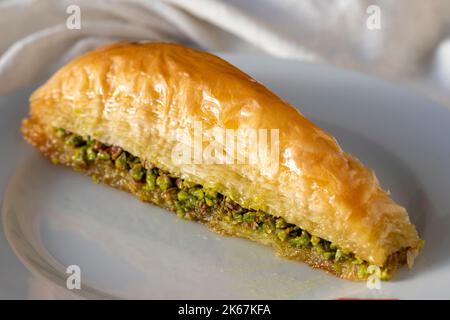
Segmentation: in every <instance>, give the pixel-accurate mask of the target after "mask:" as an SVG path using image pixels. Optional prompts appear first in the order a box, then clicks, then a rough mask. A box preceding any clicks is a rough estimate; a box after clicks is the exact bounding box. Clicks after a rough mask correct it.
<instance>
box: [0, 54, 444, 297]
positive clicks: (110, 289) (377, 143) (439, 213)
mask: <svg viewBox="0 0 450 320" xmlns="http://www.w3.org/2000/svg"><path fill="white" fill-rule="evenodd" d="M226 58H227V59H228V60H230V61H231V62H232V63H234V64H236V65H238V66H239V67H241V68H242V69H244V70H245V71H246V72H248V73H250V74H251V75H252V76H253V77H254V78H256V79H258V80H259V81H261V82H263V83H264V84H266V85H267V86H268V87H269V88H272V89H273V90H274V91H275V92H276V93H278V94H279V95H280V96H282V97H283V98H284V99H286V100H288V101H289V102H291V103H292V104H294V105H296V106H298V107H299V108H300V109H301V110H302V112H303V113H304V114H306V116H308V117H309V118H311V119H312V120H314V121H316V122H317V123H318V124H319V125H320V126H322V127H323V128H325V129H327V130H328V131H330V132H331V133H332V134H333V135H335V136H336V137H337V138H338V141H339V142H340V143H341V145H342V147H343V148H344V149H345V150H347V151H349V152H351V153H353V154H355V155H356V156H357V157H359V158H360V159H361V160H362V161H363V162H364V163H365V164H367V165H368V166H370V167H372V168H374V169H375V171H376V172H377V174H378V177H379V179H380V181H381V183H382V185H383V187H384V188H386V189H389V190H391V192H392V194H393V197H394V198H395V199H396V200H397V201H398V202H399V203H400V204H402V205H404V206H406V207H407V209H408V211H409V213H410V216H411V219H412V221H413V222H414V223H415V224H416V226H417V228H418V230H419V232H420V234H421V236H422V237H423V238H424V239H425V240H426V245H425V248H424V250H423V252H422V254H421V255H420V257H419V258H418V260H417V264H416V266H415V268H414V270H413V271H408V270H402V271H401V272H399V273H398V274H397V276H396V278H395V280H394V281H392V282H388V283H382V287H381V289H380V290H369V289H368V288H367V287H366V286H365V284H364V283H353V282H348V281H344V280H340V279H337V278H335V277H333V276H329V275H327V274H325V273H323V272H322V271H318V270H312V269H311V268H309V267H308V266H306V265H304V264H302V263H296V262H290V261H286V260H283V259H280V258H277V257H276V256H274V254H273V252H272V250H271V249H270V248H268V247H264V246H261V245H258V244H255V243H252V242H250V241H246V240H242V239H235V238H225V237H221V236H218V235H216V234H213V233H211V232H209V231H208V230H207V229H206V228H205V227H203V226H201V225H199V224H196V223H192V222H187V221H182V220H178V219H177V218H176V216H175V215H173V214H168V213H167V212H165V211H164V210H161V209H159V208H157V207H155V206H152V205H149V204H144V203H141V202H139V201H138V200H136V199H135V198H134V197H133V196H131V195H129V194H126V193H124V192H120V191H117V190H114V189H112V188H109V187H106V186H103V185H96V184H94V183H92V181H91V180H90V179H89V178H87V177H85V176H82V175H80V174H78V173H75V172H72V171H71V170H68V169H66V168H62V167H58V166H54V165H52V164H50V162H49V161H47V160H46V159H44V158H43V157H41V156H40V155H39V154H38V152H37V151H35V150H33V149H32V148H31V147H28V146H26V145H25V144H24V143H23V142H21V140H20V137H19V133H18V124H19V120H20V117H22V116H23V115H24V114H25V113H26V109H27V103H26V99H27V97H28V94H29V92H30V91H29V90H24V91H21V92H18V93H15V94H13V95H10V96H7V97H2V98H1V100H0V103H1V104H0V117H1V127H0V129H1V132H0V133H1V136H0V143H1V145H0V146H1V150H2V157H5V158H6V161H2V162H1V167H0V170H1V171H0V178H1V179H2V185H1V186H6V179H7V178H9V180H8V181H9V183H8V184H7V187H6V191H5V193H4V198H3V204H2V214H3V229H4V233H5V235H6V237H7V239H8V241H9V243H10V245H11V247H12V248H13V250H14V252H15V254H16V255H17V256H18V257H19V258H20V260H21V261H22V262H23V264H25V265H26V266H27V268H28V269H29V270H31V271H32V272H33V273H34V274H37V275H39V277H40V278H41V279H46V281H47V282H50V283H52V284H53V285H54V286H56V287H58V288H59V289H60V290H59V291H58V292H64V291H68V290H67V289H66V288H65V283H66V277H67V274H66V273H65V268H66V266H67V265H73V264H75V265H78V266H80V268H81V272H82V273H81V274H82V289H81V290H77V291H76V294H77V295H79V296H82V297H98V298H109V297H117V298H183V299H197V298H209V299H211V298H212V299H214V298H248V299H259V298H274V299H278V298H287V299H291V298H294V299H297V298H332V299H334V298H348V297H370V298H374V297H379V298H450V286H448V284H449V283H450V256H449V253H450V241H449V240H450V239H449V235H450V207H449V205H448V199H449V196H450V167H449V161H450V109H446V108H445V107H442V106H439V105H436V104H435V103H433V102H431V101H429V100H427V99H425V98H422V97H420V96H418V95H416V94H414V93H412V92H410V91H407V90H405V89H403V88H400V87H397V86H394V85H391V84H389V83H387V82H384V81H381V80H377V79H373V78H370V77H366V76H363V75H361V74H356V73H351V72H347V71H342V70H338V69H335V68H333V67H330V66H325V65H317V64H305V63H299V62H292V61H286V60H277V59H274V58H269V57H263V56H246V55H233V56H226ZM11 149H14V150H13V151H11V152H7V153H6V155H5V150H11ZM0 244H1V242H0ZM2 250H5V249H2ZM9 259H12V258H11V257H9ZM1 263H2V264H4V263H6V262H4V261H2V262H1ZM13 266H15V263H14V262H13ZM4 268H5V267H4V265H3V266H2V265H0V280H1V279H2V277H3V280H2V281H6V280H5V279H4V278H5V275H2V273H3V274H5V273H6V276H8V272H9V276H10V277H14V276H16V277H18V276H19V275H14V276H13V275H12V272H11V271H8V270H5V269H4ZM22 273H23V272H22ZM19 274H20V273H19ZM17 280H18V281H20V279H17ZM34 291H35V295H37V296H38V297H39V289H36V288H35V289H34ZM36 292H37V293H36ZM72 293H73V292H72ZM55 297H56V298H57V297H58V296H55Z"/></svg>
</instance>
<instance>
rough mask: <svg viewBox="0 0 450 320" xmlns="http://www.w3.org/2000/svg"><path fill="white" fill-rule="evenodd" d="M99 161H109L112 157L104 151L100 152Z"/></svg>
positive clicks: (98, 154)
mask: <svg viewBox="0 0 450 320" xmlns="http://www.w3.org/2000/svg"><path fill="white" fill-rule="evenodd" d="M97 159H99V160H109V159H111V156H110V155H109V153H108V152H106V151H104V150H100V151H99V152H98V153H97Z"/></svg>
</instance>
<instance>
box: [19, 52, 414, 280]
mask: <svg viewBox="0 0 450 320" xmlns="http://www.w3.org/2000/svg"><path fill="white" fill-rule="evenodd" d="M199 123H200V124H201V129H202V131H201V132H202V133H203V132H207V133H208V134H206V133H205V134H202V137H201V140H200V147H203V146H206V148H207V146H208V145H211V144H213V143H215V145H216V146H217V145H218V144H219V145H220V144H221V143H222V144H224V142H223V141H221V140H220V139H219V143H218V141H217V140H218V139H217V136H213V135H212V134H211V132H214V129H215V128H221V129H224V130H225V132H227V133H229V132H232V133H231V135H232V136H233V137H235V132H249V131H248V130H257V132H260V131H261V130H269V131H270V130H277V136H276V138H277V144H276V147H277V148H278V150H277V152H276V153H275V154H276V157H277V158H276V159H275V160H276V161H272V162H270V161H269V162H267V161H262V160H261V159H259V160H261V161H258V159H256V161H250V163H249V162H248V161H247V162H245V161H244V162H236V161H231V162H230V161H225V160H223V157H225V158H226V157H227V156H229V158H230V159H231V160H233V159H241V160H242V159H244V160H245V159H246V158H245V155H244V153H245V152H248V151H249V149H251V147H252V146H251V145H247V147H245V146H244V148H241V149H239V148H237V149H233V152H231V151H230V149H229V148H224V150H222V151H223V154H222V155H223V157H222V158H221V157H216V158H215V159H216V160H223V161H215V162H214V161H199V159H198V158H195V156H194V157H193V161H184V162H183V161H181V162H180V161H179V158H177V157H174V152H175V150H177V148H179V146H180V143H181V145H182V146H185V145H187V142H186V141H187V140H183V139H180V134H179V131H180V130H185V132H194V133H195V132H196V130H197V129H198V128H195V126H196V125H197V126H198V124H199ZM245 130H247V131H245ZM22 132H23V135H24V137H25V139H26V140H27V141H28V142H29V143H30V144H32V145H33V146H35V147H36V148H38V149H39V150H40V151H41V152H42V153H43V154H44V155H45V156H47V157H48V158H50V159H51V161H52V162H54V163H55V164H63V165H66V166H69V167H72V168H74V169H75V170H77V171H80V172H84V173H86V174H87V175H89V176H91V177H92V179H93V180H94V181H95V182H101V183H105V184H107V185H110V186H113V187H116V188H118V189H122V190H125V191H128V192H131V193H133V194H135V195H136V196H137V197H138V198H139V199H141V200H143V201H147V202H150V203H153V204H155V205H158V206H160V207H163V208H166V209H168V210H169V211H172V212H174V213H176V215H177V216H178V217H180V218H183V219H188V220H195V221H199V222H201V223H203V224H205V225H206V226H208V227H209V228H210V229H211V230H213V231H215V232H218V233H220V234H223V235H230V236H238V237H243V238H247V239H251V240H254V241H257V242H260V243H263V244H267V245H271V246H272V247H273V248H274V249H275V251H276V253H277V254H278V255H280V256H283V257H286V258H289V259H294V260H299V261H304V262H306V263H308V264H309V265H311V266H312V267H315V268H321V269H324V270H326V271H328V272H330V273H332V274H335V275H337V276H339V277H342V278H346V279H352V280H364V279H367V277H369V276H370V275H371V274H376V275H378V276H379V277H380V278H381V279H389V278H390V277H391V275H392V274H393V272H394V271H395V270H396V269H398V268H399V267H401V266H402V265H404V264H409V265H412V263H413V261H414V258H415V257H416V255H417V253H418V252H419V250H420V248H421V245H422V240H420V238H419V236H418V234H417V231H416V228H415V227H414V225H413V224H411V222H410V220H409V217H408V214H407V212H406V210H405V208H403V207H401V206H400V205H398V204H396V203H395V202H394V201H393V200H392V199H391V197H390V196H389V194H388V193H387V192H385V191H384V190H382V189H381V188H380V186H379V183H378V181H377V179H376V177H375V175H374V173H373V171H371V170H370V169H368V168H366V167H364V166H363V165H362V164H361V163H360V162H359V161H358V160H357V159H355V158H354V157H352V156H351V155H349V154H346V153H345V152H343V151H342V150H341V148H340V147H339V145H338V144H337V142H336V141H335V139H334V138H333V137H332V136H331V135H329V134H328V133H326V132H325V131H323V130H322V129H320V128H318V127H317V126H316V125H314V124H313V123H312V122H310V121H309V120H307V119H306V118H305V117H304V116H303V115H302V114H301V113H299V112H298V111H297V110H296V109H295V108H294V107H292V106H291V105H289V104H288V103H286V102H284V101H283V100H281V99H280V98H279V97H277V96H276V95H275V94H274V93H272V92H271V91H269V90H268V89H267V88H265V87H264V86H263V85H261V84H260V83H258V82H257V81H255V80H254V79H252V78H251V77H249V76H248V75H246V74H245V73H243V72H242V71H240V70H239V69H237V68H236V67H234V66H232V65H230V64H229V63H227V62H225V61H224V60H222V59H220V58H218V57H216V56H213V55H211V54H208V53H205V52H201V51H197V50H194V49H189V48H186V47H183V46H180V45H176V44H166V43H119V44H114V45H110V46H107V47H103V48H100V49H97V50H95V51H93V52H90V53H88V54H86V55H83V56H81V57H78V58H76V59H75V60H73V61H72V62H70V63H69V64H68V65H66V66H65V67H63V68H62V69H61V70H59V71H58V72H57V73H56V74H55V75H54V76H53V77H52V78H51V79H50V80H49V81H48V82H47V83H46V84H44V85H43V86H42V87H41V88H39V89H38V90H36V92H34V93H33V95H32V96H31V98H30V116H29V118H27V119H25V120H24V121H23V125H22ZM197 132H198V130H197ZM236 136H237V138H239V134H237V135H236ZM241 137H242V136H241ZM197 138H198V136H197ZM237 143H239V142H237ZM194 144H195V143H194ZM197 147H198V145H197ZM194 149H195V148H194ZM193 153H195V150H194V152H193ZM230 153H233V154H230ZM202 159H203V160H204V158H202ZM202 159H200V160H202ZM227 159H228V158H227ZM209 160H210V159H209ZM247 160H248V159H247ZM253 160H255V159H253ZM274 163H276V164H278V165H277V166H276V167H274Z"/></svg>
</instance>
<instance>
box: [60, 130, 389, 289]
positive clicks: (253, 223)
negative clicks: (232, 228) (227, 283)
mask: <svg viewBox="0 0 450 320" xmlns="http://www.w3.org/2000/svg"><path fill="white" fill-rule="evenodd" d="M56 134H57V136H58V137H59V138H61V139H64V141H65V144H66V145H68V146H71V147H73V148H74V152H73V156H72V159H71V160H72V163H73V165H74V166H75V167H77V166H79V167H81V168H82V167H86V166H89V165H90V164H93V163H95V162H97V161H104V162H110V164H111V165H112V166H113V167H114V168H116V169H117V170H119V171H120V172H122V173H125V174H129V177H131V178H132V180H133V181H134V182H135V183H137V184H140V185H141V186H142V190H143V191H144V192H147V193H148V194H149V195H150V194H152V195H154V194H155V193H156V194H158V196H159V198H158V199H157V200H155V198H154V197H153V198H152V197H149V198H148V199H151V200H150V201H151V202H155V203H156V204H161V202H163V203H164V202H165V207H168V208H170V209H172V210H173V211H175V212H176V214H177V216H178V217H180V218H183V219H187V220H207V219H211V218H212V216H213V215H214V218H215V219H217V218H218V215H220V217H219V219H220V220H221V221H225V222H227V223H229V224H232V225H236V226H239V227H241V228H243V229H244V230H248V231H249V232H250V231H251V232H258V233H261V234H263V235H264V236H265V237H269V238H271V239H273V240H274V241H277V242H279V243H282V244H283V245H287V246H290V247H292V248H294V249H304V250H312V251H314V252H315V253H316V254H317V255H320V256H321V257H323V258H324V260H327V261H330V262H332V263H335V264H336V265H338V264H341V263H350V264H352V265H354V268H355V270H356V274H357V276H358V277H359V278H361V279H365V278H367V277H368V276H369V275H370V274H371V272H370V270H371V269H373V268H370V265H369V263H368V262H367V261H364V260H362V259H360V258H358V257H356V256H355V255H354V254H353V253H351V252H347V251H345V250H343V249H342V248H339V247H338V246H337V245H335V244H333V243H331V242H330V241H328V240H325V239H322V238H319V237H317V236H314V235H311V234H309V233H308V232H307V231H306V230H302V229H301V228H299V227H298V226H296V225H293V224H290V223H288V222H286V221H285V220H284V219H283V218H282V217H277V216H274V215H271V214H269V213H267V212H263V211H260V210H252V209H246V208H243V207H241V206H240V205H239V204H238V203H236V202H234V201H233V200H231V199H230V198H229V197H227V196H224V195H222V194H221V193H218V192H217V191H216V190H212V189H208V188H204V187H202V186H201V185H199V184H195V183H192V182H190V181H186V180H184V179H181V178H177V177H173V176H171V175H170V173H168V172H165V171H164V170H161V169H159V168H157V167H155V166H153V165H152V164H149V163H148V162H147V161H143V160H141V159H139V158H138V157H135V156H133V155H131V154H130V153H128V152H127V151H125V150H123V149H122V148H120V147H117V146H110V145H107V144H104V143H101V142H99V141H96V140H93V139H90V138H88V139H83V138H82V137H81V136H78V135H76V134H72V133H70V132H68V131H65V130H64V129H57V131H56ZM93 179H94V180H98V178H97V177H93ZM97 182H98V181H97ZM145 199H146V197H145V196H144V200H145ZM379 270H380V271H381V280H388V279H389V278H390V272H389V270H388V268H386V267H385V268H380V269H379Z"/></svg>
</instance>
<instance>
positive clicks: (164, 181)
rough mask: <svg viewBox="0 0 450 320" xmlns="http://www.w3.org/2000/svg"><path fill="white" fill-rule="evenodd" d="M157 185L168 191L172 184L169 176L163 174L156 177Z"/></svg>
mask: <svg viewBox="0 0 450 320" xmlns="http://www.w3.org/2000/svg"><path fill="white" fill-rule="evenodd" d="M156 185H157V186H158V187H159V188H160V189H161V190H162V191H166V190H167V189H169V187H170V186H171V185H172V182H171V180H170V178H169V176H167V175H165V174H163V175H160V176H159V177H158V178H156Z"/></svg>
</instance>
